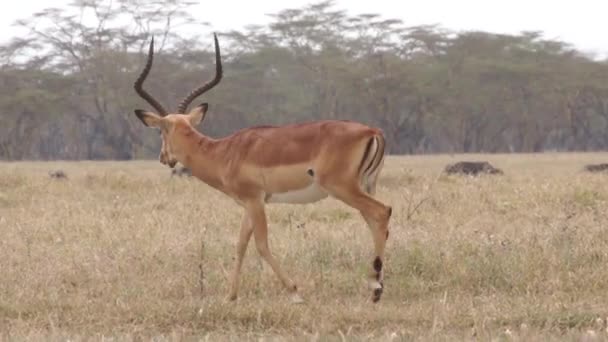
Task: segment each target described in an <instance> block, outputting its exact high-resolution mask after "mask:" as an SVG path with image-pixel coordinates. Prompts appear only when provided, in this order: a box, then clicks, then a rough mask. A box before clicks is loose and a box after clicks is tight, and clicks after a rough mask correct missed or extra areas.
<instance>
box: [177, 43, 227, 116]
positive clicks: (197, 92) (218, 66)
mask: <svg viewBox="0 0 608 342" xmlns="http://www.w3.org/2000/svg"><path fill="white" fill-rule="evenodd" d="M213 39H214V40H215V77H214V78H213V80H211V81H210V82H208V83H206V84H203V85H202V86H200V87H198V88H196V89H194V90H193V91H192V92H190V94H189V95H188V96H186V97H185V98H184V99H183V100H182V102H181V103H180V104H179V106H178V107H177V113H179V114H184V113H185V112H186V108H188V105H189V104H190V103H191V102H192V100H194V99H195V98H197V97H199V96H201V95H202V94H203V93H205V92H207V91H208V90H210V89H211V88H213V87H215V86H216V85H217V84H218V83H220V81H221V80H222V60H221V56H220V44H219V43H218V41H217V34H215V33H214V34H213Z"/></svg>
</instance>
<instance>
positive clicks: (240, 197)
mask: <svg viewBox="0 0 608 342" xmlns="http://www.w3.org/2000/svg"><path fill="white" fill-rule="evenodd" d="M214 39H215V57H216V74H215V77H214V79H213V80H211V81H210V82H208V83H205V84H203V85H201V86H200V87H198V88H196V89H195V90H193V91H192V92H191V93H190V94H189V95H188V96H186V97H185V98H184V99H183V100H182V102H181V103H180V104H179V106H178V108H177V111H176V112H175V113H169V112H167V111H166V110H165V109H164V108H163V106H162V105H161V104H160V103H158V101H156V100H155V99H154V98H153V97H152V96H151V95H150V94H148V93H147V92H146V91H145V90H144V89H143V82H144V80H145V79H146V77H147V76H148V73H149V72H150V69H151V67H152V60H153V55H154V39H152V42H151V43H150V50H149V53H148V59H147V62H146V65H145V67H144V69H143V71H142V73H141V75H140V76H139V77H138V78H137V81H136V82H135V90H136V91H137V93H138V94H139V95H140V96H141V97H142V98H143V99H144V100H146V101H147V102H148V103H149V104H150V105H152V107H154V109H155V110H156V113H153V112H150V111H145V110H140V109H138V110H135V114H136V115H137V117H138V118H139V119H140V120H141V121H142V122H143V123H144V124H145V125H146V126H149V127H154V128H159V129H160V131H161V136H162V147H161V151H160V162H161V163H162V164H165V165H169V166H170V167H174V166H175V164H176V163H177V162H180V163H181V164H183V165H184V166H186V167H187V168H189V169H190V170H191V171H192V175H193V176H194V177H197V178H198V179H200V180H201V181H203V182H205V183H207V184H208V185H209V186H211V187H213V188H215V189H217V190H219V191H221V192H223V193H224V194H226V195H227V196H230V197H231V198H232V199H234V200H235V201H236V202H237V203H238V204H239V205H240V206H241V207H242V208H243V209H244V213H243V218H242V222H241V228H240V234H239V239H238V243H237V248H236V254H237V258H236V264H235V266H234V272H233V274H232V279H231V286H230V293H229V298H230V299H231V300H234V299H236V298H237V292H238V284H239V274H240V270H241V266H242V263H243V258H244V255H245V251H246V249H247V245H248V242H249V240H250V238H251V235H253V237H254V239H255V244H256V247H257V250H258V252H259V253H260V255H261V256H262V258H263V259H264V260H265V261H266V262H268V264H269V265H270V266H271V268H272V269H273V271H274V272H275V273H276V275H277V276H278V278H279V279H280V280H281V282H282V283H283V285H284V286H285V288H286V289H287V290H288V291H289V292H290V293H291V294H292V296H293V297H292V298H293V299H294V301H296V302H300V301H302V299H301V297H300V296H299V294H298V289H297V286H296V284H295V283H294V282H293V281H292V280H291V279H290V278H289V277H288V276H287V274H286V273H285V272H284V271H283V270H282V268H281V267H280V266H279V263H278V262H277V260H276V259H275V257H274V256H273V255H272V253H271V252H270V249H269V247H268V239H267V234H268V227H267V222H266V213H265V204H266V203H311V202H316V201H319V200H321V199H323V198H326V197H327V196H332V197H334V198H337V199H339V200H341V201H343V202H344V203H346V204H347V205H349V206H351V207H353V208H355V209H357V210H359V212H361V214H362V216H363V218H364V219H365V221H366V222H367V224H368V226H369V228H370V230H371V232H372V236H373V240H374V253H375V254H374V260H373V262H372V265H371V266H372V268H371V271H370V275H369V284H370V287H371V288H372V291H373V294H372V299H373V301H374V302H377V301H378V300H380V297H381V296H382V292H383V287H384V285H383V270H382V269H383V261H384V249H385V244H386V240H387V239H388V222H389V219H390V216H391V207H390V206H387V205H385V204H383V203H381V202H380V201H378V200H376V199H375V198H373V197H372V196H373V195H374V193H375V189H376V182H377V180H378V175H379V174H380V170H381V169H382V166H383V163H384V147H385V140H384V136H383V134H382V132H381V131H380V130H379V129H377V128H372V127H369V126H366V125H363V124H360V123H357V122H352V121H330V120H326V121H315V122H309V123H301V124H293V125H286V126H280V127H273V126H263V127H250V128H247V129H243V130H241V131H238V132H236V133H234V134H232V135H230V136H227V137H225V138H222V139H212V138H210V137H207V136H205V135H203V134H201V133H199V132H198V131H197V130H196V129H195V128H194V127H195V126H197V125H198V124H199V123H201V121H203V119H204V118H205V115H206V114H207V111H208V105H207V103H203V104H201V105H198V106H196V107H194V108H192V109H191V110H190V111H188V112H186V110H187V108H188V105H190V103H191V102H192V101H193V100H194V99H195V98H196V97H198V96H200V95H202V94H203V93H205V92H206V91H208V90H210V89H211V88H213V87H214V86H215V85H217V84H218V83H219V82H220V80H221V78H222V64H221V57H220V50H219V43H218V40H217V36H216V35H214Z"/></svg>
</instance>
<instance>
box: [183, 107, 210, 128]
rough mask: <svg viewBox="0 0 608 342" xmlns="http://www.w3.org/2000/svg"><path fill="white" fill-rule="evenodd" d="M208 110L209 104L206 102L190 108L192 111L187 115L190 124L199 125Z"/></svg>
mask: <svg viewBox="0 0 608 342" xmlns="http://www.w3.org/2000/svg"><path fill="white" fill-rule="evenodd" d="M208 109H209V104H208V103H206V102H205V103H202V104H200V105H198V106H196V107H194V108H192V110H191V111H190V113H189V114H188V116H190V124H191V125H192V126H197V125H199V124H200V123H201V122H202V121H203V120H204V119H205V115H206V114H207V110H208Z"/></svg>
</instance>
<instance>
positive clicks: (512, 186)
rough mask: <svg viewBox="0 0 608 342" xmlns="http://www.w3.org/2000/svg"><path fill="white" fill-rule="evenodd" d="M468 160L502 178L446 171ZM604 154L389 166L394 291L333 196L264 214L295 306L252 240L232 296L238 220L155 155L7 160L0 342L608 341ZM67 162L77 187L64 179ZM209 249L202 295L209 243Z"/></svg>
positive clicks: (1, 184)
mask: <svg viewBox="0 0 608 342" xmlns="http://www.w3.org/2000/svg"><path fill="white" fill-rule="evenodd" d="M461 159H467V160H472V159H480V160H488V161H490V162H491V163H492V164H493V165H496V166H497V167H500V168H502V169H503V170H504V171H505V176H499V177H495V176H483V177H479V178H466V177H455V176H450V177H447V176H444V175H441V171H442V170H443V167H444V166H445V165H446V164H447V163H450V162H454V161H456V160H461ZM605 160H608V155H607V154H545V155H510V156H500V155H491V156H488V155H480V156H470V155H469V156H453V157H449V156H417V157H399V158H396V157H393V158H390V159H389V161H388V163H387V165H386V167H385V171H384V173H383V175H382V177H381V184H380V187H379V189H378V195H379V197H380V198H382V199H383V200H385V201H386V202H387V203H390V204H391V205H392V206H393V208H394V210H393V213H394V214H393V219H392V222H391V235H390V239H389V243H388V247H387V248H388V249H387V267H386V286H387V287H386V291H385V294H384V296H383V298H382V301H381V302H380V303H379V304H377V305H374V304H372V303H371V301H370V292H369V290H367V288H366V287H365V282H364V278H365V274H366V271H367V270H368V267H369V266H370V264H371V261H372V242H371V236H370V234H369V232H368V230H367V228H366V227H365V226H364V224H363V220H362V219H361V218H360V217H359V215H358V213H356V212H354V211H353V210H352V209H350V208H348V207H346V206H345V205H343V204H341V203H339V202H337V201H335V200H325V201H324V202H321V203H318V204H312V205H306V206H293V205H273V206H269V207H268V214H269V217H270V231H271V241H270V244H271V249H272V250H273V252H274V253H275V255H276V256H277V257H278V258H279V259H280V261H281V264H282V265H283V266H284V268H285V269H286V270H287V271H288V273H289V274H290V275H291V276H293V277H294V278H295V279H296V280H297V282H298V284H299V287H300V288H301V289H302V292H303V295H304V297H305V298H306V300H307V303H306V304H305V305H301V306H297V305H291V304H290V303H289V299H288V296H287V295H286V293H285V292H284V291H283V290H282V289H281V286H280V284H279V282H278V281H277V279H276V277H275V276H274V275H273V274H272V272H271V271H270V270H269V268H268V267H267V266H266V265H265V264H263V263H262V261H261V259H260V258H259V257H258V255H257V253H256V251H255V248H253V245H251V246H250V249H249V250H248V253H247V254H248V257H247V259H246V263H245V265H244V274H243V278H242V281H241V291H240V298H239V300H238V301H237V302H236V303H227V302H225V301H224V297H225V295H226V294H227V276H228V273H229V271H230V270H231V269H232V263H233V256H234V244H235V241H236V238H237V231H238V225H239V221H240V215H241V212H240V209H239V208H238V207H237V206H236V204H234V203H233V202H232V201H231V200H228V199H227V198H225V197H224V196H223V195H221V194H219V193H217V192H215V191H213V190H211V189H209V188H208V187H207V186H205V185H204V184H202V183H200V182H198V181H196V180H194V179H186V178H175V177H174V178H171V177H170V176H169V170H168V169H166V168H163V167H162V166H161V165H160V164H158V163H157V162H125V163H119V162H105V163H104V162H81V163H68V162H52V163H25V162H24V163H3V164H0V233H1V239H0V271H1V273H0V339H15V340H41V339H44V340H66V339H68V338H70V339H72V340H81V339H88V338H91V339H93V340H101V339H103V338H104V337H107V336H111V337H114V338H116V339H118V340H133V339H139V338H144V339H148V338H151V337H156V338H157V339H158V340H182V339H189V338H192V339H199V338H201V339H208V340H210V341H218V340H241V339H243V338H245V339H257V338H259V337H267V338H269V339H273V338H276V340H283V339H285V338H289V339H298V340H315V339H317V338H321V340H341V339H346V340H367V339H370V338H372V339H378V340H455V339H456V340H463V339H464V340H470V339H481V340H490V339H498V340H511V339H523V340H543V341H546V340H579V339H588V340H594V339H606V338H607V337H608V334H607V332H606V321H605V319H606V317H608V297H607V296H606V293H607V290H608V272H607V271H606V264H607V262H608V234H606V228H607V227H608V187H607V186H606V184H607V181H608V175H601V174H589V173H584V172H582V171H581V169H582V167H583V165H585V164H586V163H593V162H602V161H605ZM56 168H61V169H63V170H65V171H66V173H67V174H68V177H69V179H68V180H54V179H50V178H49V176H48V174H47V172H48V171H49V170H52V169H56ZM201 241H204V242H205V259H204V270H205V294H204V297H203V298H201V297H200V296H199V286H198V274H199V273H198V263H199V259H200V257H199V246H200V244H201Z"/></svg>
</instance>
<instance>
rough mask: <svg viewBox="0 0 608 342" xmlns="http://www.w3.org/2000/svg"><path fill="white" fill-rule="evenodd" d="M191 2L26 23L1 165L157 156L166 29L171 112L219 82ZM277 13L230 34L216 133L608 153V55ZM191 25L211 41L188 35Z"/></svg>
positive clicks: (13, 52)
mask: <svg viewBox="0 0 608 342" xmlns="http://www.w3.org/2000/svg"><path fill="white" fill-rule="evenodd" d="M189 7H190V5H189V2H188V1H185V0H167V1H154V2H149V1H133V0H119V1H107V0H78V1H75V2H74V4H73V5H72V6H71V7H69V8H60V9H52V8H51V9H47V10H45V11H43V12H41V13H37V14H35V15H33V16H32V17H31V18H26V19H24V20H21V21H19V22H18V24H19V25H21V26H23V27H26V28H28V32H29V34H28V35H27V36H24V37H19V38H16V39H14V40H13V41H11V42H9V43H7V44H5V45H4V46H0V58H1V59H0V118H1V122H2V124H1V125H0V158H2V159H9V160H18V159H57V158H59V159H120V160H124V159H132V158H149V157H150V158H151V157H155V156H156V155H157V151H158V147H159V143H160V141H159V140H160V139H158V136H157V135H156V134H154V132H149V131H146V130H145V129H144V128H143V126H142V125H141V124H140V123H139V122H136V118H135V117H134V115H133V109H134V108H137V107H144V108H149V105H147V104H145V103H143V101H142V100H140V99H139V98H138V97H137V96H136V94H135V92H134V91H133V89H132V83H133V81H134V80H135V77H136V75H137V74H138V72H139V71H140V70H141V68H142V66H143V62H144V54H143V52H145V50H146V47H147V44H148V42H149V40H150V37H151V35H153V34H154V35H155V36H156V37H157V38H159V40H160V44H158V50H159V52H158V55H157V59H156V64H155V67H154V69H153V72H152V75H151V77H150V80H149V81H148V83H147V84H148V88H149V89H151V91H152V92H153V94H155V96H156V97H158V98H159V99H161V100H162V102H163V103H165V105H166V106H169V107H172V108H174V107H175V106H176V104H177V101H178V100H179V99H180V98H181V97H182V96H184V95H185V94H187V92H188V91H189V90H190V89H192V88H193V87H195V86H196V85H197V84H198V83H200V82H202V81H205V80H207V79H208V78H209V77H211V74H212V72H213V67H214V65H213V58H212V45H211V43H212V35H211V29H212V28H209V27H208V26H205V24H204V23H199V22H197V21H195V20H194V19H193V17H192V16H191V14H190V13H189ZM412 15H414V14H412ZM82 18H86V19H87V20H82ZM271 19H272V20H271V21H270V23H269V24H268V25H266V26H249V27H248V28H247V29H245V30H243V31H230V32H221V34H220V44H221V46H222V48H223V54H224V64H225V78H224V80H223V82H222V83H221V84H220V85H219V86H218V87H217V88H215V89H214V90H213V91H211V92H210V93H209V94H208V95H206V96H205V99H204V101H208V102H210V103H211V112H210V114H209V119H208V120H206V121H205V124H204V127H202V128H201V129H202V130H203V131H204V132H205V133H206V134H208V135H211V136H214V137H220V136H223V135H226V134H228V133H230V132H232V131H234V130H236V129H239V128H243V127H246V126H250V125H258V124H283V123H288V122H296V121H306V120H312V119H330V118H332V119H352V120H359V121H362V122H365V123H369V124H372V125H377V126H379V127H381V128H382V129H383V130H384V131H385V133H386V136H387V139H388V142H389V144H388V146H389V148H390V151H389V152H390V153H393V154H402V153H428V152H480V151H483V152H540V151H547V150H560V151H573V150H577V151H592V150H599V149H606V148H607V147H608V134H606V132H607V130H608V100H607V99H608V82H607V81H608V63H607V61H600V60H595V59H594V58H592V56H587V55H584V54H583V53H581V52H579V51H577V50H576V49H574V48H573V47H572V46H570V45H569V44H567V43H565V42H561V41H554V40H548V39H546V38H544V37H543V35H542V33H541V32H523V33H521V34H519V35H499V34H492V33H487V32H453V31H450V30H448V29H445V28H442V27H439V26H418V27H409V26H407V25H405V24H403V23H402V22H400V21H399V20H395V19H391V18H382V17H380V16H378V15H374V14H364V15H350V14H349V13H348V12H346V11H344V10H343V9H341V8H337V7H336V6H335V5H334V4H333V3H332V2H331V1H324V2H317V3H313V4H311V5H308V6H305V7H303V8H296V9H286V10H284V11H281V12H279V13H275V14H274V15H272V18H271ZM180 25H198V27H200V29H199V30H197V32H200V34H198V35H193V36H183V35H177V34H176V33H175V32H176V30H175V28H176V27H179V26H180ZM200 101H203V100H200Z"/></svg>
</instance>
